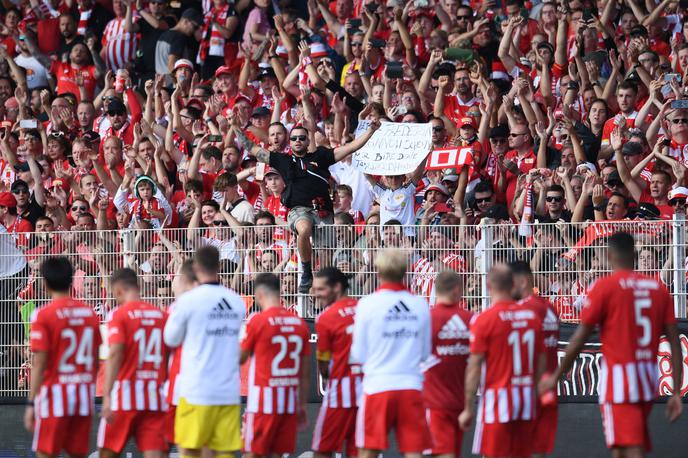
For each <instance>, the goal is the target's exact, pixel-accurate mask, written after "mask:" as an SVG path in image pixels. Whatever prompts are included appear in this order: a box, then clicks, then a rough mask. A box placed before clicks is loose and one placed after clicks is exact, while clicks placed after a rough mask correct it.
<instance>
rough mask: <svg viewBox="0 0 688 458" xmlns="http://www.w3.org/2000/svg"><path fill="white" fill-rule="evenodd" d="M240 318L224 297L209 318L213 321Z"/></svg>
mask: <svg viewBox="0 0 688 458" xmlns="http://www.w3.org/2000/svg"><path fill="white" fill-rule="evenodd" d="M238 317H239V315H237V313H236V312H235V311H234V309H232V306H231V305H230V303H229V302H227V299H225V298H224V297H223V298H222V300H221V301H220V302H218V303H217V304H215V306H214V307H213V308H212V309H211V311H210V315H209V318H210V319H212V320H227V319H229V320H236V319H237V318H238Z"/></svg>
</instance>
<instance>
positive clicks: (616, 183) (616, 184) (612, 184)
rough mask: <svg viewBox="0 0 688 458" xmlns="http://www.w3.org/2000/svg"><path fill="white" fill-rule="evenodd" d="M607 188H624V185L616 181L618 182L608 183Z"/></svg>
mask: <svg viewBox="0 0 688 458" xmlns="http://www.w3.org/2000/svg"><path fill="white" fill-rule="evenodd" d="M607 186H609V187H610V188H620V187H621V186H623V183H621V182H620V181H616V180H614V181H607Z"/></svg>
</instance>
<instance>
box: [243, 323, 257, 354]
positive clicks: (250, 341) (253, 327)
mask: <svg viewBox="0 0 688 458" xmlns="http://www.w3.org/2000/svg"><path fill="white" fill-rule="evenodd" d="M258 317H259V315H253V316H252V317H251V318H249V320H248V322H247V323H246V335H245V336H244V340H242V341H241V350H242V351H247V352H249V353H253V351H254V349H255V347H256V338H257V336H258V334H259V333H260V329H259V328H260V323H259V320H260V318H258Z"/></svg>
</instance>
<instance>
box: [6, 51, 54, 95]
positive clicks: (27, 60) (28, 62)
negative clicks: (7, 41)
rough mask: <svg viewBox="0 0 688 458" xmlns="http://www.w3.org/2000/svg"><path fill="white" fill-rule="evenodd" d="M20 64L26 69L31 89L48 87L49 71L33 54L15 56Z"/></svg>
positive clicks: (27, 84)
mask: <svg viewBox="0 0 688 458" xmlns="http://www.w3.org/2000/svg"><path fill="white" fill-rule="evenodd" d="M14 61H15V62H16V63H17V65H18V66H20V67H22V68H23V69H24V70H26V86H27V87H28V88H29V90H31V89H35V88H37V87H48V71H47V70H46V69H45V67H44V66H42V65H41V63H40V62H38V59H36V58H35V57H33V56H28V57H27V56H24V55H22V54H19V55H18V56H17V57H15V58H14Z"/></svg>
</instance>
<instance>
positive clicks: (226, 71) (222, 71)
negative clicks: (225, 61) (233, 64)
mask: <svg viewBox="0 0 688 458" xmlns="http://www.w3.org/2000/svg"><path fill="white" fill-rule="evenodd" d="M233 74H234V72H233V71H232V69H231V68H230V67H228V66H227V65H222V66H220V67H217V70H215V78H217V77H218V76H220V75H233Z"/></svg>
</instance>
